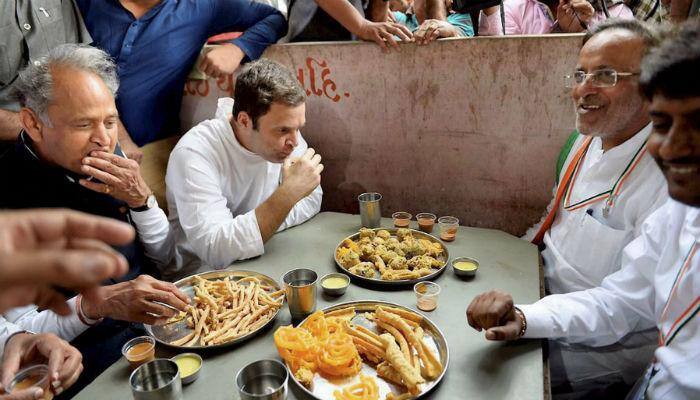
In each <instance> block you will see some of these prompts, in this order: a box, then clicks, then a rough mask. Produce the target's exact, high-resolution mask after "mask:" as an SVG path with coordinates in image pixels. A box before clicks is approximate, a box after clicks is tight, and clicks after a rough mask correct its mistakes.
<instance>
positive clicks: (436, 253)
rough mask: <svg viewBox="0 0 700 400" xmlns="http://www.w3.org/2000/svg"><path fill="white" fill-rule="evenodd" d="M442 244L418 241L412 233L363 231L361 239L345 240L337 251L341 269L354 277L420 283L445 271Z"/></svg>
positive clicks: (423, 240) (408, 231) (360, 234)
mask: <svg viewBox="0 0 700 400" xmlns="http://www.w3.org/2000/svg"><path fill="white" fill-rule="evenodd" d="M445 258H446V257H445V252H444V250H443V247H442V245H441V244H440V243H437V242H435V241H431V240H428V239H424V238H422V237H414V236H413V231H411V230H410V229H404V228H401V229H397V230H396V236H392V235H391V233H390V232H389V231H388V230H386V229H380V230H377V231H374V230H372V229H367V228H362V229H360V233H359V239H358V240H357V241H355V240H352V239H345V240H343V241H342V242H341V243H340V245H339V246H338V248H337V249H336V259H337V260H338V263H339V264H340V266H341V267H343V268H344V269H346V270H347V271H348V272H350V273H351V274H353V275H357V276H360V277H364V278H369V279H381V280H387V281H397V280H411V279H419V278H422V277H424V276H427V275H430V274H432V273H433V272H435V270H436V269H440V268H442V267H444V264H445V260H444V259H445Z"/></svg>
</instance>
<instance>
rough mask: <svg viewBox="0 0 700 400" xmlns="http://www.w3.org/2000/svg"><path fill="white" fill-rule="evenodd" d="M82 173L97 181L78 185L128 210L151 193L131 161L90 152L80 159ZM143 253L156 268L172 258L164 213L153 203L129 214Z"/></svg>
mask: <svg viewBox="0 0 700 400" xmlns="http://www.w3.org/2000/svg"><path fill="white" fill-rule="evenodd" d="M82 170H83V172H84V173H85V174H86V175H88V176H92V177H94V178H97V179H98V180H99V182H96V181H93V180H87V179H81V180H80V181H79V182H80V184H81V185H82V186H84V187H86V188H88V189H90V190H93V191H96V192H98V193H105V194H109V195H111V196H112V197H114V198H115V199H117V200H121V201H123V202H125V203H126V204H127V205H128V206H129V207H130V208H132V209H133V208H139V207H142V206H144V205H145V204H146V202H147V200H148V198H149V197H150V196H151V195H152V194H153V192H152V191H151V189H150V188H149V187H148V185H147V184H146V181H145V180H144V179H143V176H142V175H141V169H140V166H139V164H138V163H137V162H136V161H134V160H129V159H126V158H124V157H120V156H118V155H116V154H111V153H107V152H103V151H94V152H92V153H91V154H90V155H89V156H88V157H85V158H84V159H83V166H82ZM130 214H131V217H132V218H133V221H134V225H136V229H137V232H138V233H139V240H140V241H141V243H142V244H143V245H144V253H145V255H146V256H147V257H149V258H150V259H152V260H153V261H155V262H156V263H157V264H158V265H165V264H167V263H168V262H169V261H170V259H171V257H172V250H173V238H172V235H171V234H170V233H171V232H170V224H169V223H168V218H167V217H166V216H165V212H164V211H163V210H161V209H160V207H158V204H157V203H156V204H155V205H154V206H153V207H152V208H150V209H148V210H145V211H138V212H137V211H131V212H130Z"/></svg>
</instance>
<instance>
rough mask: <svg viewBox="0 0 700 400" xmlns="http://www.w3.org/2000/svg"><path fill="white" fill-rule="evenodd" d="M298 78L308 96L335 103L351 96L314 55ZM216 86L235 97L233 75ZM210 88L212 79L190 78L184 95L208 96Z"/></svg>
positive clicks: (223, 78) (221, 91)
mask: <svg viewBox="0 0 700 400" xmlns="http://www.w3.org/2000/svg"><path fill="white" fill-rule="evenodd" d="M319 71H320V73H319ZM297 79H299V83H300V84H301V86H302V87H303V88H304V90H305V91H306V95H307V96H317V97H326V98H328V99H330V100H331V101H333V102H334V103H337V102H339V101H340V100H342V99H343V98H349V97H350V93H349V92H342V93H340V90H339V89H338V85H336V83H335V81H334V80H333V79H331V68H330V66H329V65H328V62H327V61H326V60H322V61H318V60H316V59H315V58H313V57H307V58H306V63H305V66H304V67H301V68H298V69H297ZM216 87H217V88H218V89H219V91H220V93H221V94H225V95H227V96H229V97H233V87H234V81H233V75H226V76H222V77H220V78H219V79H217V80H216ZM210 90H211V88H210V80H195V79H188V80H187V81H186V82H185V90H184V95H185V96H198V97H207V96H209V94H210Z"/></svg>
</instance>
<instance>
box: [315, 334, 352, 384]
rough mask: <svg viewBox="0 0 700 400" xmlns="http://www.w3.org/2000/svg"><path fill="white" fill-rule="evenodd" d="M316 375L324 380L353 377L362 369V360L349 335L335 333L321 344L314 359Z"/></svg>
mask: <svg viewBox="0 0 700 400" xmlns="http://www.w3.org/2000/svg"><path fill="white" fill-rule="evenodd" d="M316 368H317V370H318V373H319V374H321V375H322V376H323V377H325V378H344V377H349V376H355V375H357V374H358V373H359V372H360V369H361V368H362V359H361V358H360V354H359V353H358V352H357V348H356V347H355V345H354V344H353V341H352V338H351V337H350V335H348V334H347V333H345V332H343V331H339V332H336V333H334V334H332V335H330V336H329V337H328V340H327V341H326V342H325V343H323V344H321V348H320V350H319V352H318V354H317V358H316Z"/></svg>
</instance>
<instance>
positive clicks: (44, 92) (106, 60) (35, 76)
mask: <svg viewBox="0 0 700 400" xmlns="http://www.w3.org/2000/svg"><path fill="white" fill-rule="evenodd" d="M57 66H61V67H68V68H74V69H77V70H80V71H87V72H92V73H93V74H95V75H97V76H99V77H100V78H101V79H102V81H103V82H104V83H105V85H106V86H107V88H108V89H109V91H110V92H111V93H112V96H116V94H117V89H118V88H119V78H117V68H116V65H115V64H114V62H113V61H112V59H111V58H110V56H109V55H108V54H107V53H105V52H104V51H102V50H100V49H97V48H95V47H91V46H87V45H83V44H62V45H60V46H56V47H54V48H53V49H51V50H50V51H49V53H48V54H46V55H45V56H43V57H41V58H40V59H38V60H36V61H35V62H30V63H29V64H28V65H27V67H26V68H24V69H23V70H22V71H20V73H19V77H18V78H17V84H16V86H15V91H16V93H17V97H18V98H19V101H20V104H21V105H22V106H23V107H27V108H30V109H31V110H33V111H34V112H35V113H36V114H37V115H38V116H39V118H41V119H42V120H43V121H44V122H45V123H47V124H50V121H49V119H48V114H47V110H48V107H49V103H50V102H51V100H52V89H53V79H52V76H51V68H52V67H57Z"/></svg>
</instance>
